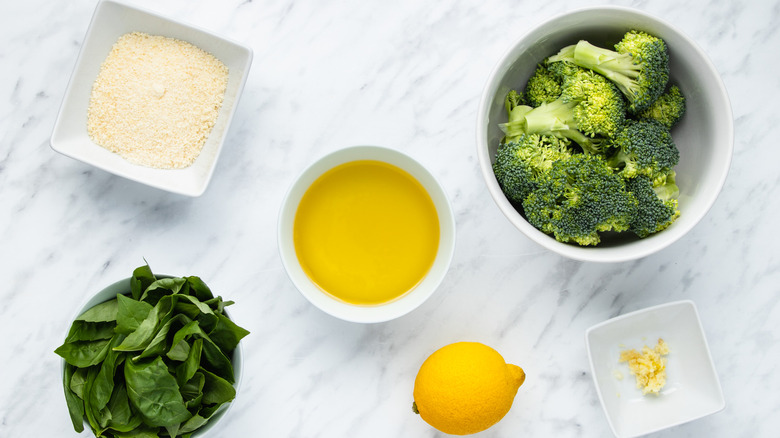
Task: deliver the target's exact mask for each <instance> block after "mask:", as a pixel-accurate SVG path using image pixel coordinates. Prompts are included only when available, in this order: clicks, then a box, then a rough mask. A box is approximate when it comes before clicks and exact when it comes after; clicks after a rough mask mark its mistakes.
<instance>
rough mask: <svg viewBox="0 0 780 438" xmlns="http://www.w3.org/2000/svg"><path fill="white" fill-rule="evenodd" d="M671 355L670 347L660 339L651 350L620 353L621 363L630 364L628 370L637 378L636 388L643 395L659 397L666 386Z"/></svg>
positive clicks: (648, 348) (647, 348) (646, 347)
mask: <svg viewBox="0 0 780 438" xmlns="http://www.w3.org/2000/svg"><path fill="white" fill-rule="evenodd" d="M667 354H669V346H667V345H666V342H664V340H663V339H660V338H659V339H658V344H657V345H656V346H655V347H653V348H650V347H648V346H647V345H645V346H644V347H642V352H641V353H640V352H638V351H636V350H634V349H630V350H625V351H621V352H620V362H628V369H629V370H630V371H631V374H633V375H634V376H635V377H636V387H637V388H639V389H641V390H642V394H655V395H658V394H659V393H660V392H661V389H662V388H663V387H664V385H665V384H666V358H665V357H663V356H666V355H667Z"/></svg>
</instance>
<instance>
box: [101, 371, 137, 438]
mask: <svg viewBox="0 0 780 438" xmlns="http://www.w3.org/2000/svg"><path fill="white" fill-rule="evenodd" d="M108 409H109V410H110V411H111V420H110V421H109V422H108V428H109V429H111V430H113V431H116V432H130V431H131V430H133V429H135V428H137V427H138V426H140V425H141V424H142V423H143V420H142V419H141V416H140V415H137V414H135V413H134V412H133V410H132V409H131V408H130V400H129V399H128V398H127V387H125V382H124V381H122V380H120V381H119V382H118V383H117V384H116V387H115V389H114V392H113V393H111V399H110V400H109V401H108Z"/></svg>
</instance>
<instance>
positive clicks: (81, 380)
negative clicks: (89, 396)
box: [65, 364, 89, 400]
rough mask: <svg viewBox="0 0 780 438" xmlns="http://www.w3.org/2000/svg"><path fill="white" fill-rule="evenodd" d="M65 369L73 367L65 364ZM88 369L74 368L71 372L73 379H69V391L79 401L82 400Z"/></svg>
mask: <svg viewBox="0 0 780 438" xmlns="http://www.w3.org/2000/svg"><path fill="white" fill-rule="evenodd" d="M65 366H66V367H73V365H71V364H66V365H65ZM88 370H89V368H76V370H75V371H74V372H73V377H71V379H70V390H71V391H73V393H74V394H76V395H77V396H78V398H80V399H82V400H83V399H84V385H85V384H86V383H87V372H88Z"/></svg>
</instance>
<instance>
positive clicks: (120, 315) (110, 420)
mask: <svg viewBox="0 0 780 438" xmlns="http://www.w3.org/2000/svg"><path fill="white" fill-rule="evenodd" d="M230 304H233V303H232V302H231V301H223V300H222V298H221V297H220V296H216V297H215V296H214V295H213V293H212V292H211V290H210V289H209V288H208V286H207V285H206V284H205V283H204V282H203V281H202V280H201V279H200V278H198V277H194V276H189V277H170V276H155V275H154V274H153V273H152V271H151V269H149V267H148V265H146V266H141V267H139V268H137V269H136V270H135V271H134V272H133V276H132V277H130V278H125V279H123V280H120V281H118V282H116V283H114V284H112V285H110V286H108V287H106V288H105V289H103V290H101V291H100V292H98V293H97V294H96V295H94V296H93V297H92V298H91V299H89V300H88V301H87V302H86V303H85V304H84V305H83V306H82V307H81V310H80V311H79V312H78V314H77V315H78V316H77V317H76V318H74V320H73V323H72V324H71V327H70V329H69V331H68V335H67V337H66V340H65V342H64V343H63V345H62V346H60V347H59V348H57V350H56V351H55V352H56V353H57V354H59V355H60V356H61V357H62V358H63V389H64V391H65V399H66V402H67V405H68V410H69V412H70V416H71V420H72V422H73V427H74V429H75V430H76V431H78V432H81V431H82V430H83V429H84V427H85V425H86V428H88V429H92V431H93V433H94V434H95V435H96V436H104V437H118V436H120V434H125V433H128V432H130V431H133V432H136V433H138V432H142V431H143V432H152V433H157V432H164V433H167V434H169V435H170V436H182V437H202V436H204V435H205V434H206V433H207V432H208V431H209V430H212V429H214V427H215V425H216V424H217V422H218V421H219V420H220V419H221V418H222V417H223V416H224V415H225V413H226V412H227V410H228V408H229V407H230V405H231V403H230V402H231V401H232V400H233V399H234V398H235V396H236V393H237V390H238V387H239V384H240V381H241V365H242V354H241V344H240V342H239V341H240V340H241V338H243V337H244V336H246V335H247V334H248V333H249V332H248V331H246V330H245V329H243V328H241V327H239V326H237V325H236V324H235V323H234V322H233V321H232V320H231V319H230V318H229V317H228V315H227V313H226V312H225V307H226V306H228V305H230ZM121 436H125V435H121ZM150 436H157V435H150Z"/></svg>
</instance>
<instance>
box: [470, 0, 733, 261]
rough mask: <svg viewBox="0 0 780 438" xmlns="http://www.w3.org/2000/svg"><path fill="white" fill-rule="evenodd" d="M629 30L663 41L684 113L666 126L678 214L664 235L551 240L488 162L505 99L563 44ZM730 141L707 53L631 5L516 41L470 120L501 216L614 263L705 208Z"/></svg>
mask: <svg viewBox="0 0 780 438" xmlns="http://www.w3.org/2000/svg"><path fill="white" fill-rule="evenodd" d="M631 29H637V30H643V31H646V32H648V33H651V34H653V35H658V36H660V37H661V38H663V39H664V40H665V41H666V43H667V46H668V48H669V57H670V67H671V78H670V81H671V82H672V83H675V84H677V85H678V86H679V87H680V89H681V90H682V91H683V93H684V94H685V96H686V99H687V110H686V114H685V116H684V117H683V119H682V120H681V121H680V123H679V124H678V125H677V126H675V127H674V128H673V130H672V136H673V138H674V141H675V143H676V145H677V147H678V148H679V150H680V162H679V164H678V166H677V167H676V168H675V169H676V171H677V176H678V178H677V184H678V186H679V187H680V199H679V201H680V203H679V205H680V211H681V216H680V218H679V219H678V220H677V221H676V222H675V223H674V224H672V225H671V226H670V227H669V228H667V229H666V230H664V231H663V232H660V233H657V234H654V235H652V236H649V237H647V238H645V239H639V238H637V237H634V236H633V235H632V234H630V233H620V234H613V235H605V236H604V238H603V239H602V243H601V244H600V245H599V246H597V247H580V246H578V245H576V244H566V243H561V242H558V241H556V240H555V239H554V238H553V237H552V236H548V235H546V234H544V233H542V232H541V231H539V230H537V229H536V228H534V227H533V226H532V225H531V224H529V223H528V222H527V221H526V220H525V219H524V218H523V217H522V215H521V214H519V213H518V212H517V211H516V210H515V209H514V207H513V206H512V205H511V204H510V203H509V201H508V200H507V199H506V197H505V196H504V194H503V192H502V191H501V188H500V187H499V185H498V182H497V181H496V178H495V176H494V174H493V169H492V163H493V162H494V161H495V154H496V150H497V149H498V144H499V141H500V140H501V138H502V137H503V133H502V132H501V130H500V129H499V128H498V124H499V123H503V122H505V121H506V118H507V116H506V112H505V110H504V103H503V102H504V97H505V96H506V93H507V92H508V91H509V90H510V89H513V88H514V89H522V88H523V87H524V86H525V84H526V82H527V81H528V78H529V77H530V76H531V74H532V73H533V71H534V70H535V68H536V65H537V64H538V63H539V62H541V61H542V60H544V59H545V58H546V57H547V56H550V55H552V54H554V53H557V51H558V50H560V49H561V48H562V47H564V46H566V45H569V44H575V43H576V42H577V41H579V40H580V39H586V40H588V41H590V42H592V43H593V44H597V45H602V46H604V47H611V46H612V45H613V44H614V43H616V42H618V41H619V40H620V39H621V37H622V35H623V34H624V33H625V32H627V31H628V30H631ZM733 143H734V128H733V118H732V113H731V105H730V103H729V99H728V95H727V93H726V89H725V87H724V85H723V82H722V81H721V79H720V76H719V75H718V72H717V71H716V69H715V67H714V66H713V65H712V63H711V62H710V61H709V59H708V58H707V56H706V54H705V53H704V52H703V51H702V50H701V49H699V47H698V46H697V45H696V43H695V42H694V41H692V40H691V39H690V38H688V37H687V36H685V35H684V34H683V33H682V32H680V31H679V30H677V29H675V28H674V27H672V26H671V25H669V24H667V23H665V22H663V21H662V20H659V19H658V18H655V17H653V16H650V15H648V14H645V13H643V12H639V11H636V10H633V9H628V8H622V7H596V8H589V9H582V10H578V11H573V12H569V13H566V14H563V15H560V16H558V17H555V18H553V19H551V20H549V21H547V22H545V23H543V24H541V25H540V26H538V27H536V28H535V29H533V30H531V31H530V32H529V33H528V34H526V35H525V36H524V37H522V38H521V39H520V41H518V42H517V43H516V44H515V45H514V46H513V47H512V48H511V49H510V50H509V51H508V52H507V53H506V54H505V55H504V57H503V58H502V59H501V61H500V62H499V63H498V65H497V66H496V68H495V70H494V71H493V73H492V74H491V76H490V79H489V80H488V83H487V86H486V88H485V90H484V92H483V95H482V101H481V104H480V109H479V117H478V122H477V149H478V150H477V153H478V157H479V161H480V167H481V170H482V174H483V177H484V179H485V181H486V183H487V185H488V190H489V191H490V194H491V196H492V197H493V199H494V200H495V201H496V203H497V204H498V206H499V208H500V209H501V211H502V212H503V213H504V214H505V215H506V217H507V218H508V219H509V220H510V221H511V222H512V224H514V225H515V227H517V228H518V229H519V230H520V231H522V232H523V233H524V234H525V235H526V236H528V237H529V238H531V239H532V240H534V241H535V242H537V243H539V244H540V245H542V246H544V247H546V248H547V249H550V250H552V251H555V252H557V253H559V254H561V255H564V256H566V257H570V258H573V259H577V260H584V261H598V262H618V261H626V260H632V259H636V258H640V257H644V256H647V255H649V254H652V253H654V252H656V251H659V250H660V249H663V248H664V247H666V246H668V245H670V244H671V243H673V242H674V241H676V240H678V239H679V238H680V237H682V236H683V235H684V234H685V233H687V232H688V231H689V230H690V229H691V228H693V227H694V225H696V224H697V223H698V222H699V221H700V220H701V219H702V218H703V217H704V215H705V214H706V213H707V211H708V210H709V209H710V207H711V206H712V204H713V203H714V202H715V199H716V198H717V196H718V193H719V192H720V190H721V188H722V186H723V184H724V182H725V179H726V175H727V173H728V169H729V166H730V164H731V156H732V152H733Z"/></svg>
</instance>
